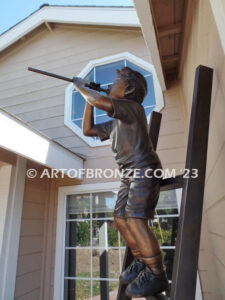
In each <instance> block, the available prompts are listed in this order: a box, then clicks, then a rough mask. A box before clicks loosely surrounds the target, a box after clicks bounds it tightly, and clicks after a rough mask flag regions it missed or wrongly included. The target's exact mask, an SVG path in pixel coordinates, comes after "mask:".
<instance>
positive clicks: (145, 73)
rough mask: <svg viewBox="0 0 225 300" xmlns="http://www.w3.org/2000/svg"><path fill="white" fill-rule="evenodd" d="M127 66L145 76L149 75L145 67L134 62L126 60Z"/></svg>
mask: <svg viewBox="0 0 225 300" xmlns="http://www.w3.org/2000/svg"><path fill="white" fill-rule="evenodd" d="M126 66H127V67H129V68H131V69H133V70H135V71H138V72H139V73H141V74H142V75H143V76H146V75H149V71H146V70H145V69H143V68H141V67H139V66H138V65H136V64H133V63H132V62H130V61H129V60H126Z"/></svg>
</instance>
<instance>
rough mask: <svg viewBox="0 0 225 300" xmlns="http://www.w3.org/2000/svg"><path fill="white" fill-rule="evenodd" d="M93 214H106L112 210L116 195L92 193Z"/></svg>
mask: <svg viewBox="0 0 225 300" xmlns="http://www.w3.org/2000/svg"><path fill="white" fill-rule="evenodd" d="M92 197H93V202H92V203H93V213H107V212H112V211H113V210H114V206H115V203H116V199H117V193H113V192H102V193H93V194H92Z"/></svg>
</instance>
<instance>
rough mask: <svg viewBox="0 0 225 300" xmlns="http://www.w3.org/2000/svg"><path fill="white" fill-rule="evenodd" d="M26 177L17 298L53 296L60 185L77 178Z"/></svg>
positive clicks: (46, 299)
mask: <svg viewBox="0 0 225 300" xmlns="http://www.w3.org/2000/svg"><path fill="white" fill-rule="evenodd" d="M29 168H34V169H36V170H37V171H38V176H37V178H35V179H29V178H26V182H25V191H24V202H23V213H22V222H21V232H20V244H19V255H18V265H17V276H16V288H15V299H16V300H18V299H19V300H28V299H34V300H40V299H42V300H53V287H54V285H53V284H54V266H55V241H56V219H57V199H58V187H59V186H62V185H74V184H77V183H78V182H77V180H75V179H70V178H64V179H47V177H45V178H39V175H40V174H41V173H42V171H43V167H42V166H40V165H38V164H36V163H33V162H31V161H28V164H27V169H29Z"/></svg>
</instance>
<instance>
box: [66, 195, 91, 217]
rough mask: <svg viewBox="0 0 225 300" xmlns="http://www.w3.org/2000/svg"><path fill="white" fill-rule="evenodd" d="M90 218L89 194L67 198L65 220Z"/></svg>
mask: <svg viewBox="0 0 225 300" xmlns="http://www.w3.org/2000/svg"><path fill="white" fill-rule="evenodd" d="M83 218H90V194H80V195H69V196H68V197H67V219H83Z"/></svg>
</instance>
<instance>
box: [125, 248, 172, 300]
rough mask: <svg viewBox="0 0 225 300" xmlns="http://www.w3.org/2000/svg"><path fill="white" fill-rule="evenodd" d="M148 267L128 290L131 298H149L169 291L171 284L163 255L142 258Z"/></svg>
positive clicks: (127, 292)
mask: <svg viewBox="0 0 225 300" xmlns="http://www.w3.org/2000/svg"><path fill="white" fill-rule="evenodd" d="M141 260H142V261H143V262H144V263H145V265H146V267H145V269H143V270H142V271H141V272H140V274H139V275H138V277H137V278H136V279H135V280H134V281H132V282H131V283H130V284H129V285H128V286H127V288H126V294H127V295H128V296H129V297H130V298H132V297H133V298H139V297H140V298H141V297H149V296H153V295H156V294H159V293H161V292H163V291H167V290H168V288H169V283H168V279H167V275H166V272H165V267H164V265H163V259H162V254H161V253H158V254H157V255H155V256H152V257H141Z"/></svg>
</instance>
